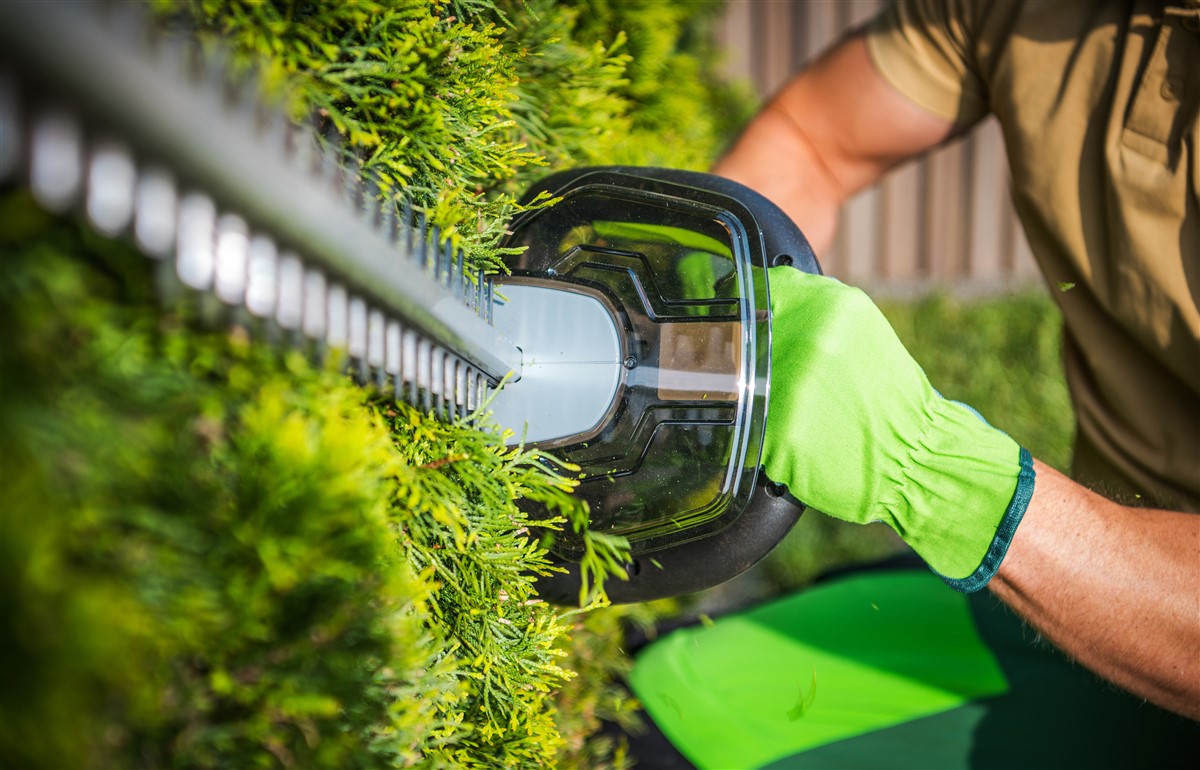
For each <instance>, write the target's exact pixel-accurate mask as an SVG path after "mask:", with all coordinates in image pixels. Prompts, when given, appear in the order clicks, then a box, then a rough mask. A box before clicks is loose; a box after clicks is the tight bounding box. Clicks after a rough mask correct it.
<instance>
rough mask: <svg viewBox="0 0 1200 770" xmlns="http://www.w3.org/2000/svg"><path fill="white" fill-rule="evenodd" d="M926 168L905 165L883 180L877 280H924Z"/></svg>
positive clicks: (918, 164)
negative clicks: (923, 206)
mask: <svg viewBox="0 0 1200 770" xmlns="http://www.w3.org/2000/svg"><path fill="white" fill-rule="evenodd" d="M924 175H925V167H924V165H922V164H920V163H906V164H905V165H904V166H903V167H902V168H899V169H897V170H895V171H893V172H892V173H891V174H889V175H888V177H887V178H886V179H885V180H884V181H883V185H882V187H883V212H882V213H883V218H882V223H881V228H880V229H881V230H882V232H883V236H882V238H881V239H880V244H879V246H880V255H879V273H878V274H877V275H876V276H872V277H874V278H882V279H885V280H895V281H900V282H907V283H911V282H914V281H916V280H917V278H919V277H921V274H920V271H921V257H920V255H921V254H922V253H923V252H924V250H925V233H924V221H923V208H922V205H921V201H922V195H923V191H922V188H923V186H924V185H923V177H924Z"/></svg>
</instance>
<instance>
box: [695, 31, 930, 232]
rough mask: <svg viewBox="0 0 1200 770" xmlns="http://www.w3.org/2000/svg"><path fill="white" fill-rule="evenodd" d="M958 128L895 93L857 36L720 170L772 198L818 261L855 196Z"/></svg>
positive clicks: (773, 107)
mask: <svg viewBox="0 0 1200 770" xmlns="http://www.w3.org/2000/svg"><path fill="white" fill-rule="evenodd" d="M953 128H954V126H953V125H952V124H951V123H950V121H947V120H944V119H942V118H940V117H937V116H935V115H932V114H930V113H928V112H925V111H924V110H923V109H921V108H920V107H918V106H916V105H915V104H913V103H912V102H910V101H908V99H907V98H905V97H904V96H902V95H901V94H900V93H899V92H897V91H895V90H894V89H893V88H892V87H891V86H890V85H889V84H888V83H887V81H885V80H884V79H883V77H882V76H881V75H880V74H879V73H878V72H877V71H876V70H875V66H874V65H873V64H872V63H871V58H870V55H869V54H868V52H867V45H866V42H865V41H864V39H863V38H862V37H861V36H851V37H849V38H846V39H845V40H842V41H841V42H839V43H838V44H837V45H836V46H834V47H833V48H832V49H831V50H829V51H828V52H826V53H825V54H824V55H822V56H821V57H820V59H818V60H817V61H816V62H815V63H814V64H812V65H811V66H809V67H807V68H805V69H804V70H803V71H802V72H800V73H799V74H797V75H796V77H795V78H793V79H792V80H791V81H790V82H789V83H788V84H787V85H786V86H785V87H784V88H783V90H781V91H780V92H779V93H778V94H776V95H775V97H774V98H773V99H771V102H770V103H769V104H768V105H767V107H766V109H764V110H763V111H762V112H761V113H760V114H759V115H758V116H757V117H756V118H754V120H753V121H751V123H750V124H749V125H748V126H747V127H746V130H745V131H744V132H743V134H742V135H741V136H740V137H739V138H738V141H737V142H736V143H735V144H734V146H733V147H732V148H731V149H730V151H729V153H728V154H727V155H726V156H725V157H724V158H722V159H721V160H720V162H718V163H717V165H716V166H715V167H714V168H713V170H714V171H715V172H716V173H718V174H721V175H722V176H726V177H729V178H730V179H733V180H735V181H737V182H741V183H742V184H744V185H746V186H748V187H751V188H753V189H755V190H758V191H759V192H761V193H762V194H763V195H766V196H767V197H768V198H770V199H771V200H772V201H774V202H775V204H776V205H778V206H779V207H780V208H782V209H783V210H784V212H785V213H787V214H788V216H790V217H791V218H792V219H793V220H794V221H795V222H796V224H798V225H799V226H800V229H801V230H803V231H804V234H805V235H806V236H808V239H809V241H810V242H811V243H812V245H813V248H814V249H815V250H816V252H817V254H818V255H819V254H821V253H823V252H824V251H825V248H826V247H827V246H828V245H829V243H830V242H831V241H832V240H833V235H834V231H835V229H836V227H837V216H838V209H839V208H840V207H841V205H842V203H844V202H845V200H846V198H847V197H848V196H850V195H853V194H854V193H856V192H858V191H859V190H861V189H863V188H865V187H868V186H870V185H872V184H874V183H875V182H877V181H879V179H880V177H882V176H883V174H884V173H885V172H886V171H887V170H888V169H890V168H892V167H894V166H895V165H896V164H898V163H901V162H903V161H904V160H906V159H908V158H911V157H913V156H915V155H919V154H920V153H922V152H924V151H925V150H928V149H929V148H931V147H934V146H936V145H937V144H938V143H940V142H942V141H944V140H945V139H946V138H947V137H948V136H950V135H951V133H952V130H953Z"/></svg>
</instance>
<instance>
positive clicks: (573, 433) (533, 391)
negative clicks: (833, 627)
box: [492, 166, 820, 602]
mask: <svg viewBox="0 0 1200 770" xmlns="http://www.w3.org/2000/svg"><path fill="white" fill-rule="evenodd" d="M543 193H549V194H550V195H552V196H553V197H555V198H560V199H561V200H559V201H557V202H556V203H554V204H553V205H550V206H543V207H538V208H534V209H533V210H530V211H527V212H525V213H524V214H522V215H521V216H519V217H517V218H516V219H515V221H514V222H513V224H512V228H511V235H510V236H509V238H508V239H507V240H506V243H505V244H504V245H505V246H509V247H524V250H523V251H522V252H521V253H520V254H519V255H518V256H515V257H512V258H511V259H510V260H509V263H508V267H509V269H510V271H511V274H510V275H509V276H507V277H504V278H501V279H498V280H497V300H496V305H495V308H494V323H495V325H496V326H497V327H498V329H499V330H500V331H501V332H502V333H504V334H505V335H506V336H507V337H508V338H509V339H510V340H512V341H513V342H515V343H516V345H517V346H518V347H520V348H521V351H522V359H523V362H522V371H521V376H520V379H519V380H517V381H516V382H512V383H510V384H508V385H506V386H505V388H504V389H503V390H501V391H500V393H499V394H498V395H497V396H496V398H495V400H494V401H493V405H492V406H493V411H494V414H495V417H496V419H497V420H498V422H499V423H500V424H501V425H504V426H506V427H509V428H512V429H513V431H514V438H513V440H514V442H516V441H522V440H523V441H525V442H526V443H527V444H532V445H535V446H538V447H540V448H543V449H546V450H548V451H550V452H552V453H554V454H555V455H557V456H559V457H561V458H563V459H564V460H568V461H570V462H571V463H574V464H576V465H578V466H579V467H580V472H579V480H580V484H579V487H578V491H577V494H578V495H579V496H580V497H581V498H583V499H584V500H585V501H586V502H587V504H588V506H589V508H590V511H591V521H592V523H591V527H592V528H593V529H594V530H599V531H601V532H604V533H608V534H613V535H621V536H624V537H626V538H628V540H629V543H630V548H631V554H632V557H633V561H632V563H631V564H630V565H629V566H628V571H629V577H630V579H629V580H628V581H611V582H610V583H609V584H608V592H609V595H610V597H611V598H612V599H613V600H614V601H618V602H621V601H645V600H649V599H654V598H659V597H662V596H669V595H678V594H682V593H687V592H691V591H696V590H700V589H702V588H707V587H710V586H713V585H716V584H718V583H720V582H723V581H725V580H727V579H729V578H731V577H733V576H734V575H737V574H739V573H740V572H742V571H744V570H745V569H747V568H748V567H750V566H751V565H752V564H754V563H755V562H756V561H758V560H759V559H760V558H762V557H763V556H765V555H766V553H767V552H768V551H770V550H771V549H772V548H773V547H774V546H775V545H776V544H777V543H778V542H779V540H780V539H782V538H783V536H784V535H785V534H786V533H787V532H788V530H789V529H790V528H791V526H792V525H793V524H794V523H795V522H796V520H797V519H798V517H799V515H800V513H801V512H802V511H803V506H801V505H799V504H798V503H797V502H796V501H795V500H793V499H791V498H790V496H787V495H786V494H785V492H784V490H783V488H782V487H779V486H778V485H774V484H772V483H770V482H769V481H768V480H766V478H765V476H764V475H763V474H762V473H761V472H760V470H759V464H760V455H761V451H762V438H763V430H764V426H765V424H766V418H767V405H768V390H769V387H770V364H771V356H770V349H771V317H770V303H769V294H768V292H769V287H768V285H767V268H768V267H771V266H778V265H791V266H793V267H794V268H797V269H800V270H804V271H806V272H809V273H819V272H820V267H819V265H818V264H817V260H816V257H815V256H814V254H813V252H812V249H811V247H810V246H809V244H808V241H807V240H806V239H805V237H804V235H803V234H802V233H801V232H800V230H799V229H798V228H797V227H796V226H795V224H794V223H793V222H792V221H791V220H790V219H789V218H788V217H787V216H786V215H785V214H784V213H783V212H782V211H781V210H779V208H778V207H776V206H775V205H774V204H772V203H771V202H770V201H768V200H767V199H766V198H764V197H763V196H761V195H759V194H758V193H755V192H754V191H752V190H750V189H749V188H747V187H744V186H743V185H740V184H737V183H735V182H732V181H730V180H727V179H724V178H721V177H717V176H713V175H710V174H702V173H697V172H687V171H677V170H670V169H656V168H635V167H621V166H607V167H595V168H585V169H579V170H575V171H569V172H564V173H560V174H555V175H553V176H550V177H548V178H547V179H545V180H543V181H542V182H541V183H540V184H539V185H537V186H535V187H534V188H533V189H531V190H530V191H529V192H528V193H527V194H526V197H525V202H526V203H531V202H534V201H535V200H536V199H537V198H538V196H539V195H540V194H543ZM543 197H544V196H543ZM553 552H554V553H555V555H556V556H558V557H559V558H561V559H562V560H563V562H564V566H566V567H567V569H568V572H567V573H566V574H565V575H562V576H559V577H555V578H551V579H547V580H546V581H545V582H544V584H543V585H542V586H541V590H542V593H543V594H544V595H547V596H549V597H551V598H562V599H564V600H565V599H569V598H571V597H574V596H577V594H578V583H579V575H578V571H577V569H572V567H571V565H572V561H573V560H575V559H578V558H579V556H580V555H581V554H582V541H581V539H580V537H579V536H578V535H574V534H573V533H570V532H563V533H561V535H560V536H559V537H558V538H557V539H556V541H555V543H554V546H553Z"/></svg>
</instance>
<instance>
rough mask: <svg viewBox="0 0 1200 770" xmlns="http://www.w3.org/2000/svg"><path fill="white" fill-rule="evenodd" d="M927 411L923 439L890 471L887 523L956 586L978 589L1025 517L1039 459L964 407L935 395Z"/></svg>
mask: <svg viewBox="0 0 1200 770" xmlns="http://www.w3.org/2000/svg"><path fill="white" fill-rule="evenodd" d="M924 412H925V416H926V420H927V422H926V425H925V427H924V429H922V430H920V431H919V433H918V435H919V438H918V439H917V440H915V441H913V442H912V443H909V444H908V445H907V451H906V452H905V453H904V454H902V455H900V456H898V457H897V458H896V461H895V462H894V463H893V464H892V465H891V466H890V472H889V473H888V475H887V479H888V483H887V485H886V487H887V489H888V490H889V492H888V494H887V495H886V496H885V497H884V498H883V499H881V501H880V502H881V503H882V507H883V509H884V510H885V511H886V512H887V513H888V514H890V521H889V518H887V517H885V518H884V520H885V521H888V522H889V523H891V524H892V525H893V526H894V527H895V529H896V531H897V532H899V533H900V535H901V537H903V538H904V539H905V540H906V541H907V542H908V544H909V545H910V546H912V547H913V549H914V550H915V551H916V552H917V553H919V554H920V555H921V557H922V558H924V559H925V562H926V563H927V564H928V565H929V566H930V568H932V569H933V571H934V572H936V573H937V574H938V575H940V576H941V577H942V578H943V579H944V580H946V582H947V583H948V584H950V586H951V587H953V588H955V589H956V590H958V591H963V592H970V591H977V590H979V589H980V588H982V587H983V586H985V585H986V584H987V582H988V581H989V580H990V579H991V577H992V576H993V575H994V574H995V573H996V570H997V569H998V568H999V567H1000V562H1001V561H1002V560H1003V558H1004V555H1005V553H1007V551H1008V545H1009V543H1010V542H1011V541H1012V537H1013V534H1014V533H1015V531H1016V528H1017V525H1019V524H1020V522H1021V518H1022V516H1024V514H1025V508H1026V507H1027V506H1028V504H1029V498H1030V496H1031V495H1032V492H1033V480H1034V479H1033V458H1032V457H1030V455H1029V452H1028V451H1026V450H1025V449H1023V448H1022V447H1020V446H1018V445H1017V443H1016V442H1015V441H1013V440H1012V439H1011V438H1009V436H1008V435H1007V434H1005V433H1004V432H1002V431H999V430H997V429H995V428H993V427H992V426H991V425H989V424H988V423H987V422H986V421H985V420H984V419H983V418H981V417H980V416H979V414H978V413H977V412H975V411H974V410H972V409H970V408H969V407H967V406H965V405H963V404H960V403H958V402H954V401H947V400H945V399H943V398H941V397H940V396H937V395H933V396H932V398H931V399H930V400H929V401H928V402H927V403H926V405H925V407H924ZM913 432H915V431H913V429H912V428H906V429H905V430H904V431H903V433H905V434H909V435H911V434H912V433H913Z"/></svg>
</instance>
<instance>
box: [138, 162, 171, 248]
mask: <svg viewBox="0 0 1200 770" xmlns="http://www.w3.org/2000/svg"><path fill="white" fill-rule="evenodd" d="M133 208H134V215H133V233H134V238H135V240H136V241H137V244H138V247H139V248H141V250H142V251H143V252H145V253H146V254H148V255H149V256H151V257H155V258H157V259H166V258H167V257H169V256H171V252H172V250H173V249H174V248H175V231H176V230H177V229H178V226H179V193H178V191H177V190H176V188H175V178H174V177H172V176H171V173H170V172H169V171H167V170H166V169H164V168H162V167H158V166H155V167H151V168H148V169H145V170H144V171H143V172H142V174H141V176H140V177H139V178H138V182H137V188H136V191H135V193H134V206H133Z"/></svg>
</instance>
